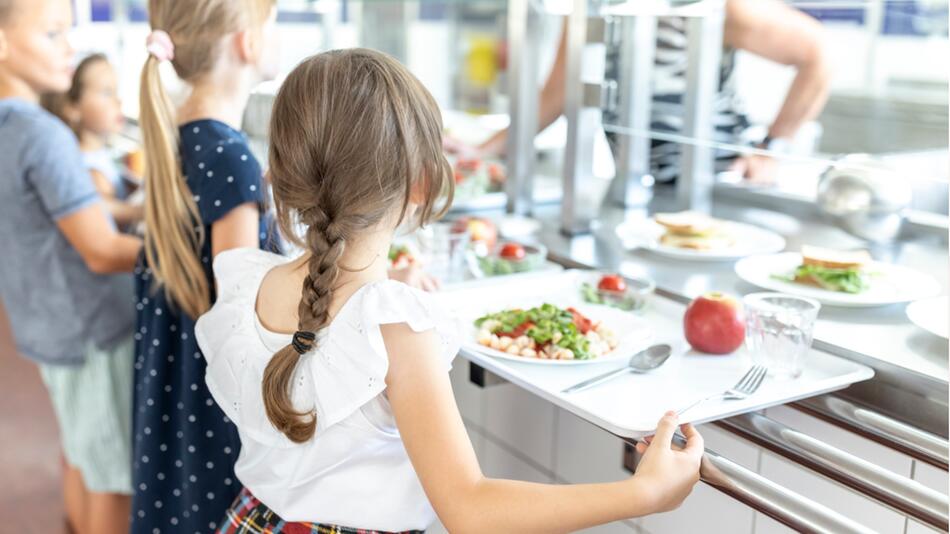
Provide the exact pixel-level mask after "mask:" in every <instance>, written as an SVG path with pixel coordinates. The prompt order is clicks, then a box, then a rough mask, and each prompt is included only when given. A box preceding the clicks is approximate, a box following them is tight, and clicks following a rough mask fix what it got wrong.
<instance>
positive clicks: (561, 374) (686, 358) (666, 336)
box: [439, 270, 874, 438]
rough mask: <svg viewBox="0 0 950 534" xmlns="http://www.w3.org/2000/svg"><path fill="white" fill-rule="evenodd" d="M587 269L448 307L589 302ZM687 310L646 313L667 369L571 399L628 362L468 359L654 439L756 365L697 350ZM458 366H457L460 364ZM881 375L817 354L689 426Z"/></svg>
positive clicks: (655, 302)
mask: <svg viewBox="0 0 950 534" xmlns="http://www.w3.org/2000/svg"><path fill="white" fill-rule="evenodd" d="M584 274H585V271H576V270H568V271H563V272H560V273H556V272H552V273H547V272H545V273H528V274H522V275H513V276H508V277H503V278H495V279H490V280H478V281H472V282H466V283H462V284H457V285H454V286H451V287H448V288H446V289H445V290H444V291H443V292H442V293H441V294H440V297H439V298H440V300H441V301H442V304H443V305H444V306H446V307H447V308H449V309H451V310H453V311H455V312H456V313H457V314H458V315H459V316H463V317H464V316H468V315H470V313H466V310H467V309H469V308H470V307H472V306H478V307H482V306H484V305H485V303H488V302H491V301H495V300H497V301H504V302H510V301H511V300H512V299H514V298H517V297H518V296H523V297H524V298H526V299H536V298H537V297H538V296H543V297H544V298H545V300H547V301H549V302H552V303H555V304H559V305H573V304H580V303H582V300H581V297H580V293H579V291H578V289H577V288H578V287H579V284H580V280H581V277H583V276H584ZM685 308H686V307H685V306H684V305H682V304H679V303H676V302H673V301H671V300H668V299H665V298H661V297H657V296H654V297H652V300H651V301H650V303H649V304H648V305H647V307H646V309H645V310H643V311H640V312H631V313H639V314H640V315H641V316H642V317H643V318H644V319H645V320H647V321H649V322H650V323H651V324H654V325H655V327H656V331H655V335H654V339H655V342H657V343H669V344H670V345H672V346H673V356H672V357H671V358H670V359H669V360H668V361H667V362H666V364H665V365H663V367H661V368H659V369H657V370H656V371H654V372H652V373H649V374H641V375H635V374H629V375H625V376H622V377H619V378H616V379H614V380H612V381H610V382H608V383H605V384H602V385H600V386H597V387H594V388H591V389H588V390H586V391H581V392H579V393H573V394H568V395H565V394H563V393H561V391H562V390H563V389H565V388H566V387H568V386H571V385H573V384H575V383H577V382H580V381H582V380H584V379H586V378H589V377H592V376H595V375H598V374H601V373H604V372H606V371H608V370H611V369H615V368H619V367H621V366H622V365H624V363H623V362H617V361H613V362H609V363H608V362H605V363H603V364H601V365H587V366H576V367H549V366H541V365H533V364H530V363H519V362H514V361H510V360H502V359H498V358H494V357H492V356H488V355H486V354H483V353H481V352H479V351H470V350H463V351H462V352H461V356H462V357H464V358H466V359H467V360H470V361H472V362H474V363H476V364H478V365H479V366H481V367H483V368H485V369H487V370H489V371H491V372H492V373H494V374H496V375H498V376H500V377H501V378H504V379H505V380H508V381H509V382H512V383H514V384H516V385H518V386H520V387H522V388H524V389H526V390H528V391H530V392H532V393H534V394H535V395H538V396H539V397H541V398H543V399H545V400H547V401H549V402H552V403H554V404H555V405H557V406H559V407H560V408H563V409H565V410H567V411H569V412H571V413H573V414H575V415H577V416H578V417H581V418H583V419H585V420H587V421H589V422H590V423H592V424H594V425H597V426H599V427H601V428H603V429H605V430H607V431H609V432H611V433H613V434H615V435H617V436H621V437H628V438H639V437H642V436H645V435H649V434H652V433H653V431H654V429H655V428H656V422H657V421H658V420H659V419H660V417H661V416H662V415H663V413H664V412H666V411H667V410H678V409H681V408H684V407H686V406H687V405H689V404H691V403H692V402H694V401H696V400H698V399H701V398H703V397H706V396H709V395H712V394H715V393H719V392H722V391H724V390H725V389H727V388H729V387H731V386H733V385H734V384H735V383H736V382H737V381H738V379H739V378H741V377H742V375H743V374H744V373H745V372H746V371H747V370H748V368H749V367H750V366H751V365H752V362H751V359H750V356H749V355H748V354H747V353H746V352H745V351H744V349H740V350H739V351H737V352H736V353H734V354H731V355H727V356H710V355H704V354H699V353H696V352H694V351H692V350H691V349H690V347H689V345H688V344H687V343H686V341H685V339H684V338H683V333H682V326H681V325H682V318H683V312H684V311H685ZM456 365H457V364H456ZM872 376H874V371H873V370H872V369H871V368H870V367H867V366H865V365H861V364H859V363H855V362H852V361H850V360H846V359H844V358H840V357H838V356H833V355H831V354H828V353H825V352H821V351H818V350H811V351H810V352H809V354H808V356H807V359H806V361H805V371H804V372H803V373H802V376H800V377H799V378H797V379H795V380H783V381H780V380H776V379H773V378H772V377H768V378H766V380H765V382H764V383H763V384H762V387H761V388H760V389H759V390H758V392H756V393H755V394H754V395H753V396H751V397H750V398H748V399H746V400H743V401H710V402H707V403H704V404H701V405H699V406H697V407H695V408H693V409H691V410H690V411H688V412H686V413H685V414H684V415H683V418H682V420H683V422H696V423H702V422H707V421H714V420H717V419H723V418H726V417H731V416H733V415H738V414H742V413H747V412H751V411H755V410H760V409H763V408H767V407H769V406H775V405H779V404H785V403H788V402H792V401H795V400H798V399H803V398H807V397H812V396H815V395H820V394H822V393H827V392H829V391H834V390H838V389H843V388H845V387H847V386H849V385H851V384H853V383H855V382H860V381H863V380H867V379H869V378H871V377H872Z"/></svg>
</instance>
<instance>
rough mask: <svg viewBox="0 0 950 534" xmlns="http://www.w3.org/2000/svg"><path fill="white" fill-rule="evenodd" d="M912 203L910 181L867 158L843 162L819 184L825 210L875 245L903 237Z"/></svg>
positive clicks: (849, 158) (855, 157)
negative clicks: (906, 213) (907, 214)
mask: <svg viewBox="0 0 950 534" xmlns="http://www.w3.org/2000/svg"><path fill="white" fill-rule="evenodd" d="M912 200H913V189H912V187H911V185H910V183H909V181H908V180H907V179H906V178H904V177H902V176H901V175H900V174H898V173H897V172H896V171H895V170H894V169H892V168H890V167H888V166H886V165H885V164H883V163H882V162H880V161H879V160H876V159H875V158H873V157H871V156H869V155H867V154H852V155H849V156H846V157H844V158H841V159H839V160H838V161H836V162H835V163H833V164H832V165H831V167H829V168H828V169H827V170H826V171H825V172H824V173H822V175H821V178H820V180H819V181H818V196H817V202H818V206H819V207H820V208H821V210H822V211H823V212H824V213H826V214H828V215H829V216H831V217H832V218H833V219H834V220H836V222H837V223H838V225H839V226H840V227H841V228H843V229H844V230H845V231H847V232H849V233H851V234H853V235H855V236H857V237H860V238H862V239H866V240H868V241H872V242H878V243H880V242H887V241H891V240H893V239H894V238H896V237H897V236H898V235H899V234H900V231H901V227H902V226H903V222H904V212H905V210H906V209H907V208H908V207H909V206H910V204H911V201H912Z"/></svg>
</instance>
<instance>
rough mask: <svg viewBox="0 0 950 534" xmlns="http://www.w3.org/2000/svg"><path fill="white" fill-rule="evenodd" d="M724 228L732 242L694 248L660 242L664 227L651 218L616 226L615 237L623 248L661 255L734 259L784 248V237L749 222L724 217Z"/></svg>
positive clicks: (704, 259)
mask: <svg viewBox="0 0 950 534" xmlns="http://www.w3.org/2000/svg"><path fill="white" fill-rule="evenodd" d="M722 224H723V230H724V231H725V232H727V233H729V234H730V235H731V236H732V238H733V241H734V243H733V244H732V246H730V247H726V248H721V249H716V250H694V249H688V248H679V247H671V246H668V245H664V244H662V243H660V237H662V236H663V234H664V233H666V229H665V228H664V227H663V226H661V225H659V224H657V223H656V222H655V221H654V220H653V219H639V220H633V221H626V222H623V223H621V224H619V225H618V226H617V229H616V233H617V237H619V238H620V240H621V241H622V242H623V245H624V247H625V248H628V249H633V248H638V247H643V248H645V249H647V250H650V251H652V252H655V253H657V254H660V255H663V256H669V257H671V258H678V259H683V260H694V261H733V260H738V259H740V258H744V257H746V256H753V255H756V254H771V253H773V252H779V251H781V250H784V249H785V238H783V237H782V236H780V235H778V234H776V233H775V232H771V231H769V230H763V229H762V228H758V227H756V226H752V225H750V224H743V223H737V222H732V221H723V223H722Z"/></svg>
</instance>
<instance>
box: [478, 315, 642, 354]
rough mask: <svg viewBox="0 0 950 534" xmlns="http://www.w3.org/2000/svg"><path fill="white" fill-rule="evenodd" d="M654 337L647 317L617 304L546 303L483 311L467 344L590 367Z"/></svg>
mask: <svg viewBox="0 0 950 534" xmlns="http://www.w3.org/2000/svg"><path fill="white" fill-rule="evenodd" d="M651 338H652V332H651V330H650V329H649V327H648V325H647V324H646V323H645V322H644V321H643V320H641V319H639V318H637V317H636V316H634V315H632V314H630V313H626V312H623V311H621V310H619V309H616V308H612V307H608V306H598V305H590V304H585V305H582V306H580V307H561V306H557V305H554V304H551V303H541V304H538V305H536V306H524V307H510V308H504V309H501V310H498V311H493V312H489V313H483V314H481V315H478V316H477V317H476V318H475V319H474V320H473V321H472V331H471V338H470V341H469V342H468V343H467V346H468V347H469V348H472V349H474V350H478V351H480V352H482V353H485V354H488V355H490V356H494V357H497V358H503V359H508V360H514V361H519V362H525V363H535V364H543V365H586V364H594V363H601V362H608V361H614V360H617V359H625V358H629V357H630V356H632V355H633V354H635V353H636V352H637V351H638V350H640V349H642V348H643V347H644V346H646V344H647V343H649V341H650V340H651Z"/></svg>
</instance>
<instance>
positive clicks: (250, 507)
mask: <svg viewBox="0 0 950 534" xmlns="http://www.w3.org/2000/svg"><path fill="white" fill-rule="evenodd" d="M424 532H425V531H423V530H411V531H407V532H403V533H393V534H423V533H424ZM215 534H388V533H383V532H379V531H376V530H365V529H360V528H349V527H339V526H336V525H320V524H317V523H288V522H286V521H284V520H283V519H281V518H280V516H278V515H277V514H275V513H274V511H273V510H271V509H270V508H268V507H267V505H265V504H264V503H262V502H261V501H259V500H257V498H256V497H254V495H252V494H251V492H250V491H248V490H247V488H244V489H242V490H241V494H240V495H238V496H237V498H236V499H234V503H233V504H232V505H231V508H230V509H229V510H228V513H227V516H225V518H224V520H223V521H222V522H221V526H220V527H219V528H218V530H216V531H215Z"/></svg>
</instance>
